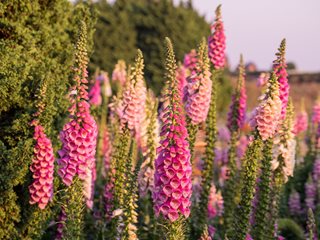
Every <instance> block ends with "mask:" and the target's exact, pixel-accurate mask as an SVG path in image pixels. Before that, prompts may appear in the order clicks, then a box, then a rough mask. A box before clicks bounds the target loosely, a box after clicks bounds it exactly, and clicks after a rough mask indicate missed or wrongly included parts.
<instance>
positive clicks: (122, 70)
mask: <svg viewBox="0 0 320 240" xmlns="http://www.w3.org/2000/svg"><path fill="white" fill-rule="evenodd" d="M112 81H113V82H119V83H120V85H121V86H124V85H125V83H126V81H127V70H126V63H125V61H123V60H118V62H117V64H116V65H115V67H114V70H113V72H112Z"/></svg>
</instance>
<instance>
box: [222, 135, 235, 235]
mask: <svg viewBox="0 0 320 240" xmlns="http://www.w3.org/2000/svg"><path fill="white" fill-rule="evenodd" d="M238 136H239V134H238V133H237V132H233V133H232V134H231V141H230V148H229V151H228V158H229V159H228V169H229V178H228V179H227V180H226V182H225V187H224V190H223V192H222V195H223V201H224V213H223V226H224V231H225V234H226V235H229V234H230V231H231V223H232V219H233V217H234V215H233V211H234V209H235V208H236V206H237V202H236V196H237V189H238V176H237V165H236V150H237V140H238Z"/></svg>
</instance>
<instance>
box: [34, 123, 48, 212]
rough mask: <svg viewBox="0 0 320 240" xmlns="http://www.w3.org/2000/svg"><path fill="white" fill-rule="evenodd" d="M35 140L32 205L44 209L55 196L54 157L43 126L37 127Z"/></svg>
mask: <svg viewBox="0 0 320 240" xmlns="http://www.w3.org/2000/svg"><path fill="white" fill-rule="evenodd" d="M33 138H34V139H35V141H36V144H35V146H34V148H33V152H34V157H33V159H32V164H31V167H30V170H31V172H32V173H33V175H32V177H33V183H32V184H31V185H30V186H29V192H30V201H29V202H30V204H38V206H39V208H40V209H44V208H45V207H46V205H47V204H48V202H49V200H51V198H52V195H53V172H54V155H53V148H52V144H51V141H50V139H49V138H48V137H47V136H46V134H45V132H44V128H43V127H42V126H41V125H37V124H36V125H35V129H34V135H33Z"/></svg>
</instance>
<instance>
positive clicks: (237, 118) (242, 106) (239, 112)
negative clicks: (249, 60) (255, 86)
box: [227, 55, 247, 131]
mask: <svg viewBox="0 0 320 240" xmlns="http://www.w3.org/2000/svg"><path fill="white" fill-rule="evenodd" d="M246 101H247V94H246V88H245V69H244V63H243V57H242V55H241V56H240V64H239V78H238V85H237V89H236V92H235V93H234V94H233V96H232V102H231V105H230V110H229V113H228V123H227V126H228V128H229V130H230V131H237V130H238V129H240V128H242V126H243V124H244V121H245V119H246Z"/></svg>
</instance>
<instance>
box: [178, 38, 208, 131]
mask: <svg viewBox="0 0 320 240" xmlns="http://www.w3.org/2000/svg"><path fill="white" fill-rule="evenodd" d="M210 77H211V72H210V65H209V58H208V48H207V45H206V42H205V40H203V41H202V43H201V44H200V47H199V51H198V61H197V65H196V69H195V74H194V75H192V76H190V77H189V78H188V84H187V86H186V91H185V92H186V94H185V96H184V100H185V109H186V112H187V115H188V117H189V118H190V119H191V123H192V124H194V125H197V124H200V123H202V122H204V121H205V120H206V118H207V115H208V111H209V105H210V99H211V89H212V81H211V79H210Z"/></svg>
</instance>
